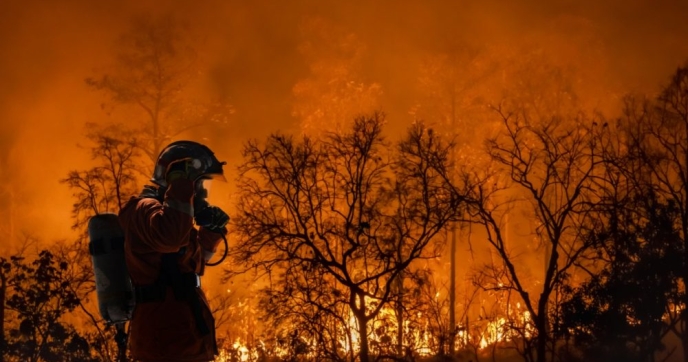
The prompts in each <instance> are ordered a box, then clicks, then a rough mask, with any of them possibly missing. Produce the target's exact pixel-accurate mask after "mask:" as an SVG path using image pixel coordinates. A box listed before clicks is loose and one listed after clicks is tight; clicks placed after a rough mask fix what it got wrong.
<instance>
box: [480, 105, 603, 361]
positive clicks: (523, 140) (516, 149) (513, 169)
mask: <svg viewBox="0 0 688 362" xmlns="http://www.w3.org/2000/svg"><path fill="white" fill-rule="evenodd" d="M497 111H498V113H499V115H500V116H501V119H502V121H503V125H504V128H503V133H502V134H501V135H500V136H498V137H495V138H492V139H490V140H489V141H488V151H489V155H490V157H491V159H492V161H493V162H492V165H491V167H484V168H483V170H481V171H480V172H477V173H474V174H471V175H466V177H472V178H473V179H474V180H475V181H474V183H473V185H474V186H473V200H474V201H475V203H473V204H472V205H473V206H474V207H475V209H474V215H475V220H476V222H477V223H478V224H481V225H483V226H484V228H485V231H486V234H487V242H488V243H489V244H490V245H491V249H492V250H493V251H494V257H495V260H496V262H494V263H493V264H491V265H488V267H487V268H486V269H485V270H483V272H482V273H481V275H480V278H479V279H480V281H481V287H482V288H484V289H486V290H493V291H497V292H506V293H510V292H515V293H516V294H517V295H518V296H519V297H520V299H521V301H522V303H523V306H524V309H525V310H526V311H527V312H528V316H529V317H528V320H529V324H530V323H532V324H531V325H530V329H531V330H532V335H531V333H528V328H527V327H526V328H525V329H522V330H521V331H520V332H519V333H520V334H521V337H522V338H521V340H524V341H525V342H526V344H525V345H524V346H525V350H524V351H523V352H524V355H525V357H526V359H528V360H534V359H536V360H537V361H538V362H543V361H546V360H547V353H548V346H552V344H550V343H551V342H552V340H551V333H550V332H551V330H550V326H551V318H552V314H550V313H551V310H552V308H551V306H550V303H551V302H552V300H553V297H554V295H555V294H556V292H557V291H558V290H559V288H560V287H561V286H563V285H565V284H566V283H567V281H568V279H569V277H570V275H571V272H572V270H573V269H575V268H576V267H577V265H578V263H579V262H581V261H582V260H583V259H582V258H583V256H585V254H586V252H587V251H588V250H589V249H590V247H591V241H590V240H588V239H585V238H583V237H582V233H581V230H583V228H584V227H588V226H587V225H586V223H588V222H590V220H591V218H589V217H588V216H589V214H590V211H591V205H592V204H594V203H595V202H596V201H597V200H598V198H599V197H598V195H597V194H596V190H595V178H596V176H598V174H599V173H600V171H599V170H600V169H601V167H602V166H603V162H602V159H601V157H600V156H599V155H598V154H597V152H598V151H597V144H596V139H597V138H596V137H597V136H596V130H595V127H594V126H593V125H592V122H589V121H587V120H586V119H582V118H579V119H564V118H562V117H557V116H553V117H551V118H549V119H548V120H542V121H541V122H535V121H533V120H531V119H529V118H528V114H527V112H523V113H504V112H502V110H501V109H497ZM517 208H518V209H520V210H523V211H524V214H525V215H524V216H526V217H527V218H530V219H532V220H533V221H534V225H533V226H534V233H533V234H532V235H531V236H532V239H531V240H532V241H531V242H530V243H533V242H534V243H535V244H536V245H535V248H534V250H533V248H532V246H527V247H526V249H523V248H521V249H519V247H517V246H516V244H514V243H513V242H507V238H506V235H505V227H506V225H505V216H506V215H507V214H509V213H512V212H513V210H516V209H517ZM530 243H529V244H530ZM528 247H530V248H531V249H530V250H531V251H534V252H535V253H536V254H539V255H541V257H538V258H536V259H538V260H542V259H541V258H542V257H544V268H543V269H544V270H543V273H542V274H541V275H540V274H539V273H537V272H533V269H532V266H531V265H528V264H527V262H525V260H523V254H524V253H525V251H527V250H528ZM541 265H542V264H541ZM514 310H515V308H508V307H507V313H513V311H514ZM507 317H508V318H513V316H507ZM533 337H534V338H535V342H536V343H535V346H534V347H535V351H534V352H535V354H534V355H533V351H532V349H531V348H532V347H533V346H531V345H530V344H529V343H528V340H530V339H531V338H533Z"/></svg>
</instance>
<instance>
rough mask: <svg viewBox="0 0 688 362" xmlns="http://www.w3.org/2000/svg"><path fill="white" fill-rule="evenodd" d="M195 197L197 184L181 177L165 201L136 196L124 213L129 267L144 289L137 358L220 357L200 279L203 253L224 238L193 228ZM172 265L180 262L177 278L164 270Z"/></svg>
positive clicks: (151, 361)
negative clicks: (165, 266)
mask: <svg viewBox="0 0 688 362" xmlns="http://www.w3.org/2000/svg"><path fill="white" fill-rule="evenodd" d="M193 194H194V183H193V181H189V180H186V179H180V180H177V181H175V182H173V183H172V184H170V185H169V186H168V188H167V191H166V192H165V194H164V199H163V200H162V202H161V201H160V200H159V199H156V198H151V197H144V196H139V197H133V198H131V199H130V200H129V201H128V202H127V204H126V205H125V206H124V207H123V208H122V210H121V211H120V213H119V221H120V224H121V225H122V228H123V229H124V234H125V244H124V253H125V258H126V263H127V268H128V270H129V274H130V276H131V279H132V283H133V284H134V287H135V290H137V291H143V292H137V294H143V297H142V296H141V295H137V301H136V307H135V309H134V312H133V316H132V319H131V324H130V334H129V347H130V351H131V355H132V357H133V358H135V359H136V360H139V361H143V362H158V361H185V362H189V361H212V360H213V359H214V357H215V355H216V354H217V345H216V341H215V327H214V319H213V316H212V314H211V312H210V308H209V307H208V302H207V300H206V298H205V295H204V294H203V291H202V290H201V288H200V283H199V282H198V281H199V280H200V279H199V277H200V275H202V274H203V269H204V265H205V263H204V257H203V255H204V252H205V253H208V252H214V251H215V250H216V248H217V245H218V243H219V242H220V240H221V235H220V234H217V233H212V232H210V231H207V230H205V229H204V228H202V227H201V228H199V229H198V230H197V229H196V228H195V227H194V221H193V206H192V205H193V203H192V201H193V200H192V199H193ZM170 263H173V264H176V265H175V266H176V268H173V269H176V270H175V271H174V272H175V273H177V274H175V275H173V276H172V277H170V275H169V273H167V274H166V273H164V272H162V271H163V270H164V268H163V264H167V265H168V266H169V264H170ZM168 269H169V268H168ZM163 274H166V275H163ZM173 274H174V273H173ZM189 276H191V278H189ZM182 277H183V278H182ZM168 279H173V280H168ZM182 279H183V280H182ZM175 283H176V284H175ZM154 287H155V288H154ZM177 287H179V288H177ZM180 288H181V289H183V290H182V293H181V294H183V295H180V293H179V291H178V290H177V289H180ZM151 291H153V292H151ZM156 291H157V292H156ZM202 325H205V326H206V327H207V328H206V330H205V331H204V330H202V329H203V328H200V327H199V326H202Z"/></svg>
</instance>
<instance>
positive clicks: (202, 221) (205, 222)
mask: <svg viewBox="0 0 688 362" xmlns="http://www.w3.org/2000/svg"><path fill="white" fill-rule="evenodd" d="M194 219H195V220H196V225H198V226H202V227H204V228H206V229H208V230H209V231H212V232H214V233H218V234H223V235H224V234H226V233H227V228H226V227H225V226H227V223H228V222H229V215H227V213H225V212H224V211H222V209H220V208H219V207H217V206H208V207H206V208H205V209H203V210H200V211H198V212H196V213H195V215H194Z"/></svg>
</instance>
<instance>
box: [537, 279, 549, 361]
mask: <svg viewBox="0 0 688 362" xmlns="http://www.w3.org/2000/svg"><path fill="white" fill-rule="evenodd" d="M535 328H536V329H537V333H538V335H537V349H536V356H537V362H546V361H547V299H546V296H545V293H542V294H541V295H540V301H539V302H538V315H537V318H536V319H535Z"/></svg>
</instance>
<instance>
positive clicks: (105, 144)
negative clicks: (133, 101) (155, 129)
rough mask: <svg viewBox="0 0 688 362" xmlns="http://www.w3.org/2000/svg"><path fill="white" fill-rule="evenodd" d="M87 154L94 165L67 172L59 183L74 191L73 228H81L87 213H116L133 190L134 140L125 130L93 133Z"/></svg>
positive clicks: (137, 152)
mask: <svg viewBox="0 0 688 362" xmlns="http://www.w3.org/2000/svg"><path fill="white" fill-rule="evenodd" d="M89 138H90V139H91V141H92V142H93V143H94V146H93V147H91V157H92V158H93V159H94V160H96V162H97V164H96V166H94V167H92V168H91V169H89V170H85V171H77V170H73V171H70V172H69V174H68V175H67V177H66V178H65V179H63V180H61V182H63V183H65V184H67V186H69V188H70V189H72V190H74V194H73V196H74V198H75V199H76V201H75V202H74V204H73V205H72V218H73V219H74V224H73V228H75V229H76V228H82V227H83V226H84V225H86V223H87V222H88V220H89V219H90V217H91V216H93V215H97V214H100V213H104V212H119V210H120V208H121V207H122V206H124V203H126V202H127V200H128V199H129V197H130V196H131V195H132V194H133V193H134V192H135V190H136V169H137V166H136V163H135V159H136V158H137V156H138V155H139V153H140V151H139V148H138V147H139V146H138V139H137V138H136V137H135V136H134V135H132V134H131V133H129V132H124V133H122V132H116V133H113V132H112V131H110V132H108V131H107V130H106V131H103V132H96V133H94V134H91V135H89Z"/></svg>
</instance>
